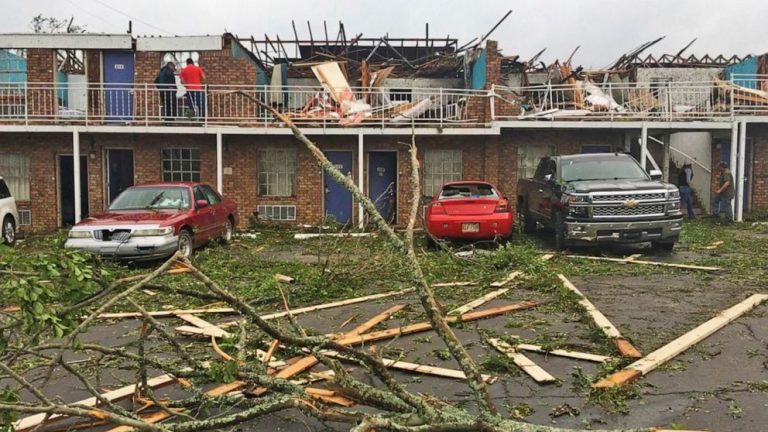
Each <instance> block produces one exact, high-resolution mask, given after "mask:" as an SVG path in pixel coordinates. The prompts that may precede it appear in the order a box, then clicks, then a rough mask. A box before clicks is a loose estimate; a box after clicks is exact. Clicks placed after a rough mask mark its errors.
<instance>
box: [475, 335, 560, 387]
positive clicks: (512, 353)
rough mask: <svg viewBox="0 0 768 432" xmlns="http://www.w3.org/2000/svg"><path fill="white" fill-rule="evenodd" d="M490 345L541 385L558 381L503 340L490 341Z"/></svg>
mask: <svg viewBox="0 0 768 432" xmlns="http://www.w3.org/2000/svg"><path fill="white" fill-rule="evenodd" d="M488 343H489V344H491V346H493V347H494V348H496V349H497V350H498V351H499V352H501V353H502V354H504V355H506V356H507V357H509V358H511V359H512V361H513V362H514V363H515V364H516V365H517V366H518V367H519V368H520V369H522V370H523V371H524V372H525V373H527V374H528V375H529V376H530V377H531V378H533V380H534V381H536V382H537V383H539V384H547V383H553V382H555V381H557V378H555V377H553V376H552V375H550V374H549V372H547V371H545V370H544V369H542V368H541V367H540V366H539V365H537V364H536V363H534V362H533V361H531V359H529V358H528V357H526V356H524V355H522V354H520V353H519V352H517V350H515V348H514V347H513V346H512V345H510V344H508V343H506V342H504V341H502V340H501V339H494V338H490V339H488Z"/></svg>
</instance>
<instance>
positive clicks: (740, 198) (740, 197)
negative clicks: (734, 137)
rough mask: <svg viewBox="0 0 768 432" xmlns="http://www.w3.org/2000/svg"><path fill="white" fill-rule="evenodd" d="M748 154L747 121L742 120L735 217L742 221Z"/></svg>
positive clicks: (737, 220)
mask: <svg viewBox="0 0 768 432" xmlns="http://www.w3.org/2000/svg"><path fill="white" fill-rule="evenodd" d="M746 156H747V122H745V121H743V122H741V132H740V133H739V159H738V168H737V171H736V179H735V180H734V181H735V182H736V190H735V192H736V213H735V214H734V217H735V218H736V222H741V221H742V220H743V218H744V198H745V197H744V183H746V181H747V179H746V176H745V175H744V174H745V169H744V168H745V167H744V165H745V163H746Z"/></svg>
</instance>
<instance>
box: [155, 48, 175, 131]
mask: <svg viewBox="0 0 768 432" xmlns="http://www.w3.org/2000/svg"><path fill="white" fill-rule="evenodd" d="M175 71H176V65H175V64H174V63H173V62H168V63H166V65H165V66H163V68H162V69H160V73H158V74H157V78H155V84H156V85H157V89H158V90H159V91H160V102H161V103H162V104H163V120H164V121H166V122H169V121H173V119H174V117H176V115H177V114H178V111H177V110H178V106H177V103H176V74H175Z"/></svg>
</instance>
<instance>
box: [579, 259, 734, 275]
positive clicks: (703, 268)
mask: <svg viewBox="0 0 768 432" xmlns="http://www.w3.org/2000/svg"><path fill="white" fill-rule="evenodd" d="M566 256H567V257H568V258H579V259H588V260H595V261H612V262H618V263H624V264H627V263H629V264H640V265H654V266H660V267H673V268H680V269H686V270H701V271H709V272H719V271H722V270H723V269H722V268H720V267H707V266H698V265H692V264H673V263H665V262H656V261H642V260H637V259H634V260H626V259H624V258H608V257H593V256H584V255H566Z"/></svg>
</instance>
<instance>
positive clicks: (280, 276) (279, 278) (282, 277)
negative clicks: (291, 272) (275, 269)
mask: <svg viewBox="0 0 768 432" xmlns="http://www.w3.org/2000/svg"><path fill="white" fill-rule="evenodd" d="M275 280H276V281H278V282H282V283H294V282H296V279H294V278H292V277H290V276H286V275H284V274H280V273H277V274H275Z"/></svg>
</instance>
